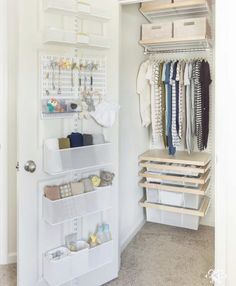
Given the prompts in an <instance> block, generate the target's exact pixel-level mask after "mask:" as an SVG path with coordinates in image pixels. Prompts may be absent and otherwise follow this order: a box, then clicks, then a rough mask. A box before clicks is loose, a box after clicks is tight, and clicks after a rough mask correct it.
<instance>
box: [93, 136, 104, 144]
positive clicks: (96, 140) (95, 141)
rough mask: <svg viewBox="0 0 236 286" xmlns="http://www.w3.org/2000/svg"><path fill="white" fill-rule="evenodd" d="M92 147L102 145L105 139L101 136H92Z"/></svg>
mask: <svg viewBox="0 0 236 286" xmlns="http://www.w3.org/2000/svg"><path fill="white" fill-rule="evenodd" d="M92 136H93V145H98V144H104V143H105V137H104V135H103V134H93V135H92Z"/></svg>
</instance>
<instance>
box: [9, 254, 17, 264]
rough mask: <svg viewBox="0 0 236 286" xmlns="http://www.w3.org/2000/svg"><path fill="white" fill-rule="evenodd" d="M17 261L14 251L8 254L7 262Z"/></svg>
mask: <svg viewBox="0 0 236 286" xmlns="http://www.w3.org/2000/svg"><path fill="white" fill-rule="evenodd" d="M16 262H17V254H16V252H12V253H9V254H8V264H13V263H16Z"/></svg>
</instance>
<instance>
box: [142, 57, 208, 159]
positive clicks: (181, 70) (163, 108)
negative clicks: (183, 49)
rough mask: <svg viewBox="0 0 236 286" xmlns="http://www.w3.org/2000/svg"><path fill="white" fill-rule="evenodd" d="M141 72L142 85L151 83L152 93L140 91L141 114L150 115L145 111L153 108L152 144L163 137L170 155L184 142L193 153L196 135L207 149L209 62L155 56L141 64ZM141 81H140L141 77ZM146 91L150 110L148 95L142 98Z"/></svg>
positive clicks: (200, 144)
mask: <svg viewBox="0 0 236 286" xmlns="http://www.w3.org/2000/svg"><path fill="white" fill-rule="evenodd" d="M142 75H143V77H144V79H143V85H142V84H141V85H142V86H145V84H148V85H149V89H147V90H148V91H150V94H149V93H148V94H147V93H144V92H143V93H142V95H140V105H142V104H141V102H143V106H140V113H142V112H143V111H145V112H144V113H142V114H143V116H142V115H141V117H142V118H144V119H145V118H146V119H147V117H148V116H147V117H145V115H147V114H148V112H149V111H150V121H151V123H152V138H153V144H154V145H157V143H159V142H160V141H159V139H160V138H162V141H163V145H164V147H168V149H169V154H170V155H175V153H176V147H178V146H179V145H181V143H182V144H184V147H185V149H187V150H188V152H189V153H191V152H193V151H194V142H195V136H196V137H197V147H198V149H199V150H200V151H203V150H204V149H206V148H207V143H208V137H209V104H210V100H209V86H210V83H211V75H210V66H209V63H208V62H207V61H201V60H199V59H197V60H193V61H192V60H191V61H185V60H176V61H166V62H164V61H160V60H154V59H152V60H149V61H146V62H144V63H143V64H142V65H141V67H140V71H139V76H138V78H139V77H141V76H142ZM138 82H139V84H140V82H141V79H140V80H138ZM137 85H138V83H137ZM139 87H140V86H139ZM138 89H139V90H141V88H138V86H137V90H138ZM147 95H150V110H149V108H147V106H148V105H147V101H148V100H147V98H146V99H145V100H143V101H142V99H144V96H146V97H147ZM148 98H149V97H148ZM148 121H149V120H146V122H148ZM142 122H144V120H142ZM147 126H148V125H146V127H147Z"/></svg>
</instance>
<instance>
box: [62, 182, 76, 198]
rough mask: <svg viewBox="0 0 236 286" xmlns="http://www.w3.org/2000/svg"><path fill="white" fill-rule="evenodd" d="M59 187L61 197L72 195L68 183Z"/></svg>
mask: <svg viewBox="0 0 236 286" xmlns="http://www.w3.org/2000/svg"><path fill="white" fill-rule="evenodd" d="M59 189H60V197H61V199H64V198H68V197H71V196H72V195H73V194H72V190H71V185H70V184H64V185H61V186H59Z"/></svg>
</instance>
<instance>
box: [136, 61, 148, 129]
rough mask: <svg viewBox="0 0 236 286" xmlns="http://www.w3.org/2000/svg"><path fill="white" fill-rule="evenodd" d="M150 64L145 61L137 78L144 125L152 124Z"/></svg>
mask: <svg viewBox="0 0 236 286" xmlns="http://www.w3.org/2000/svg"><path fill="white" fill-rule="evenodd" d="M149 74H150V62H149V61H145V62H143V63H142V64H141V66H140V68H139V73H138V77H137V93H138V94H139V102H140V116H141V120H142V125H143V126H144V127H148V126H149V125H150V124H151V87H150V75H149Z"/></svg>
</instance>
